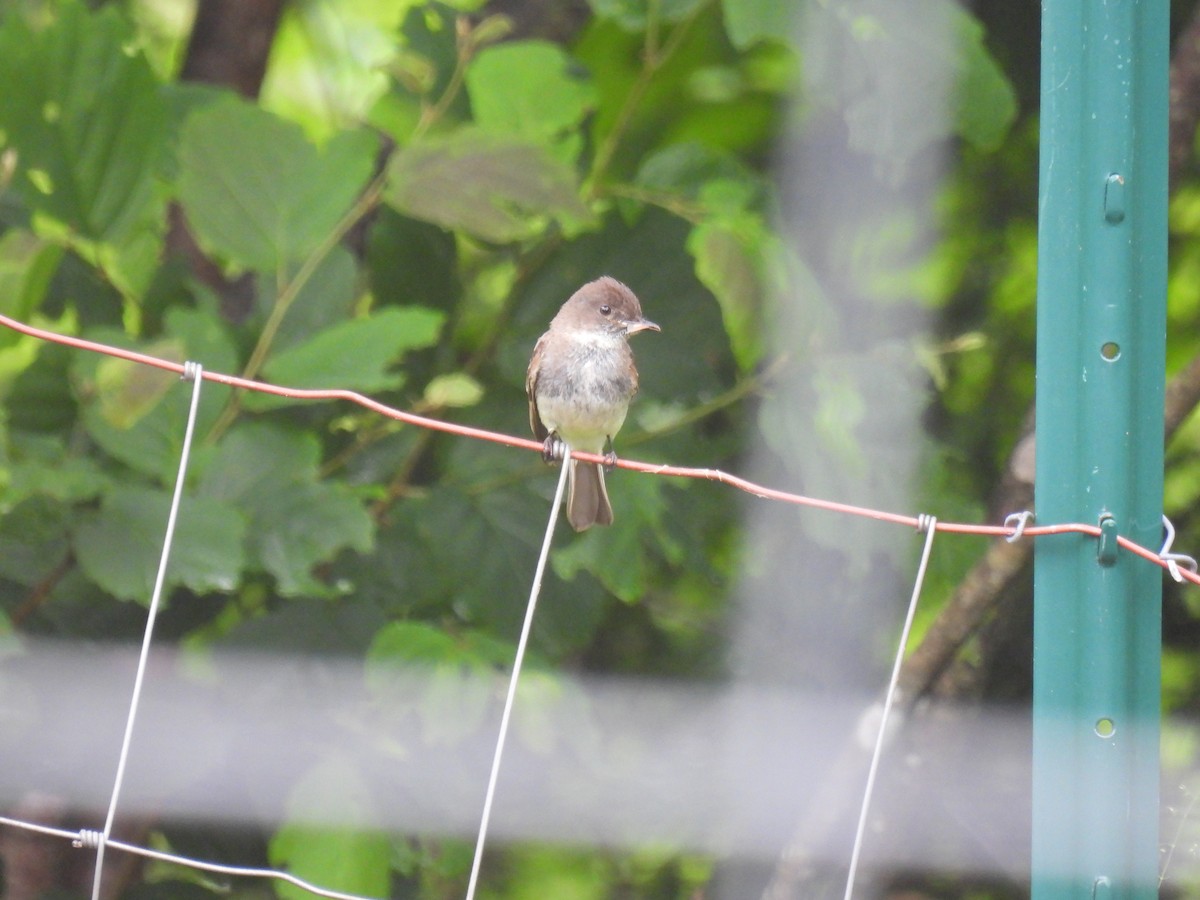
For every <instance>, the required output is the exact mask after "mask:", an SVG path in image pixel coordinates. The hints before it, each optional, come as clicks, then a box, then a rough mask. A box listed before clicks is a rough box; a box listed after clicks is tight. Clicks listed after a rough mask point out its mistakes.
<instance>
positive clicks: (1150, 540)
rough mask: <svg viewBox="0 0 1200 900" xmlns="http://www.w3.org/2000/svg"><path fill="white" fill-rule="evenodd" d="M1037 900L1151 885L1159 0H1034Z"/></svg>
mask: <svg viewBox="0 0 1200 900" xmlns="http://www.w3.org/2000/svg"><path fill="white" fill-rule="evenodd" d="M1042 9H1043V12H1042V75H1041V79H1042V85H1041V104H1042V105H1041V128H1042V136H1041V142H1042V143H1041V170H1040V179H1041V181H1040V189H1039V222H1038V228H1039V235H1038V259H1039V263H1038V313H1037V317H1038V318H1037V328H1038V351H1037V487H1036V497H1037V501H1036V509H1037V519H1038V522H1039V523H1042V524H1048V523H1054V522H1077V521H1082V522H1090V523H1095V524H1101V525H1102V526H1103V528H1104V529H1105V531H1106V534H1107V538H1101V539H1100V540H1096V539H1093V538H1088V537H1082V536H1056V537H1050V538H1039V539H1038V541H1037V544H1036V550H1035V565H1034V592H1035V601H1034V698H1033V716H1034V721H1033V856H1032V861H1033V897H1034V898H1035V900H1051V898H1066V897H1070V898H1089V900H1090V898H1094V897H1095V898H1100V897H1103V898H1109V897H1111V898H1150V897H1157V895H1158V885H1157V875H1158V730H1159V664H1160V663H1159V660H1160V652H1161V647H1160V645H1161V615H1160V604H1161V590H1162V579H1161V571H1160V570H1158V569H1157V568H1156V567H1154V566H1151V565H1149V564H1147V563H1146V562H1145V561H1144V560H1140V559H1137V558H1135V557H1132V555H1131V554H1129V553H1126V552H1123V551H1121V552H1118V551H1117V549H1116V546H1115V543H1114V540H1113V536H1114V535H1115V534H1116V533H1120V534H1122V535H1125V536H1127V537H1129V538H1132V539H1133V540H1135V541H1137V542H1139V543H1142V544H1145V545H1156V544H1157V542H1159V541H1160V540H1161V534H1162V530H1161V522H1160V520H1161V512H1162V486H1163V478H1162V465H1163V446H1162V445H1163V422H1162V416H1163V381H1164V357H1165V352H1164V343H1165V332H1166V325H1165V320H1166V313H1165V306H1166V212H1167V209H1166V207H1167V64H1168V25H1169V22H1168V16H1169V11H1170V4H1169V3H1168V2H1166V0H1044V2H1043V4H1042Z"/></svg>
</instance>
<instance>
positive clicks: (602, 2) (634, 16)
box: [588, 0, 786, 31]
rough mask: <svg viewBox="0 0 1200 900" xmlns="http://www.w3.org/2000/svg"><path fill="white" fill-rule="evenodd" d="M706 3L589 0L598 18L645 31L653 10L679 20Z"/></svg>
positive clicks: (695, 0)
mask: <svg viewBox="0 0 1200 900" xmlns="http://www.w3.org/2000/svg"><path fill="white" fill-rule="evenodd" d="M704 3H705V0H588V5H589V6H591V8H592V11H593V12H595V14H596V16H597V17H598V18H601V19H612V20H613V21H614V22H616V23H617V24H619V25H620V26H621V27H622V28H624V29H625V30H626V31H645V30H646V28H647V26H648V24H649V20H650V14H651V11H653V12H654V14H655V16H656V18H657V20H658V21H659V22H678V21H680V20H681V19H685V18H687V17H688V16H689V15H690V14H691V13H692V12H694V11H695V10H696V9H698V8H699V7H701V6H703V5H704ZM785 5H786V4H785Z"/></svg>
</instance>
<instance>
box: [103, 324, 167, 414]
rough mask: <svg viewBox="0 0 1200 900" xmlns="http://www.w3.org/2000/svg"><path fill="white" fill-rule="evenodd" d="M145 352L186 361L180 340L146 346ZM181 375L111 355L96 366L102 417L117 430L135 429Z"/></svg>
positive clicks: (143, 350)
mask: <svg viewBox="0 0 1200 900" xmlns="http://www.w3.org/2000/svg"><path fill="white" fill-rule="evenodd" d="M142 352H144V353H146V354H147V355H149V356H155V357H158V358H159V359H167V360H171V361H173V362H177V363H182V362H183V346H182V345H181V344H180V342H179V341H173V340H165V341H156V342H154V343H151V344H147V345H146V346H144V347H143V348H142ZM178 382H179V376H178V375H176V374H174V373H173V372H168V371H165V370H164V369H156V368H154V367H152V366H146V365H142V364H141V363H135V362H130V361H129V360H124V359H118V358H117V357H113V356H108V357H104V358H102V359H101V360H100V362H99V363H98V364H97V366H96V379H95V389H96V397H97V398H98V400H99V404H100V409H99V412H100V416H101V417H102V418H103V419H104V420H105V421H106V422H108V424H110V425H112V426H113V427H114V428H118V429H126V428H132V427H133V426H134V425H136V424H137V423H138V421H139V420H141V419H142V417H143V416H145V415H146V414H148V413H149V412H150V411H151V410H152V409H154V407H156V406H157V405H158V403H159V401H160V400H162V398H163V397H164V396H165V395H166V393H167V391H169V390H170V389H171V387H172V385H174V384H177V383H178Z"/></svg>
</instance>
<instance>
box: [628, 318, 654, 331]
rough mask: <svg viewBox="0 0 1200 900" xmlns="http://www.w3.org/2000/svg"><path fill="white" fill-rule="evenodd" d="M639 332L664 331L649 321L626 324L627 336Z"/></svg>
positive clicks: (634, 321)
mask: <svg viewBox="0 0 1200 900" xmlns="http://www.w3.org/2000/svg"><path fill="white" fill-rule="evenodd" d="M639 331H662V329H661V328H659V327H658V326H657V325H655V324H654V323H653V322H651V321H650V320H649V319H634V320H633V321H632V322H626V323H625V333H626V334H637V333H638V332H639Z"/></svg>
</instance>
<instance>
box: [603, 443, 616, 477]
mask: <svg viewBox="0 0 1200 900" xmlns="http://www.w3.org/2000/svg"><path fill="white" fill-rule="evenodd" d="M616 467H617V451H616V450H614V449H613V448H612V441H611V440H610V441H609V442H608V449H607V450H605V451H604V471H605V472H611V471H612V470H613V469H615V468H616Z"/></svg>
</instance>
